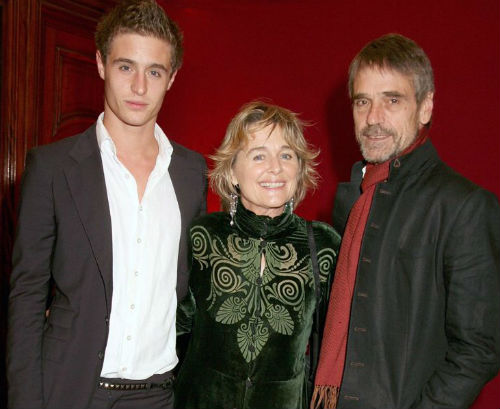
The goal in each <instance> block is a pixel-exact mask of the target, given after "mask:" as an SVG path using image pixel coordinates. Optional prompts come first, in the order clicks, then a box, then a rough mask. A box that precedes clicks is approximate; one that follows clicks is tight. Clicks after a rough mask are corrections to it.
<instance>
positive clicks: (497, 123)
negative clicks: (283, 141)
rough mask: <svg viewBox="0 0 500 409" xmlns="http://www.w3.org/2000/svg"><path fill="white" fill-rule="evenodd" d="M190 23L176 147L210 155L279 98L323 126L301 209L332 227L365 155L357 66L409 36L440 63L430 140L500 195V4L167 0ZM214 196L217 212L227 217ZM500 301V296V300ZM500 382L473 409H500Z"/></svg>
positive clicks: (172, 130) (170, 115) (169, 126)
mask: <svg viewBox="0 0 500 409" xmlns="http://www.w3.org/2000/svg"><path fill="white" fill-rule="evenodd" d="M160 2H162V3H163V5H165V9H166V10H167V12H168V13H169V14H170V16H171V17H173V18H174V19H175V20H176V21H177V22H178V23H179V25H180V26H181V28H182V30H183V31H184V36H185V48H186V51H185V62H184V66H183V68H182V69H181V71H180V72H179V74H178V76H177V79H176V83H175V84H174V86H173V88H172V90H171V91H170V92H169V94H168V95H167V98H166V101H165V106H164V109H163V110H162V113H161V118H160V120H159V122H160V124H161V125H162V126H163V127H164V129H165V130H166V132H167V135H169V136H170V137H171V138H172V139H174V140H177V141H179V142H181V143H183V144H185V145H186V146H188V147H191V148H193V149H196V150H198V151H200V152H202V153H204V154H210V153H212V152H213V150H214V148H215V147H216V146H218V145H219V143H220V141H221V140H222V137H223V135H224V132H225V128H226V126H227V124H228V122H229V120H230V119H231V118H232V116H233V115H234V114H235V113H236V112H237V110H238V109H239V108H240V106H241V105H243V104H244V103H246V102H248V101H250V100H252V99H255V98H268V99H270V100H272V101H273V102H275V103H277V104H279V105H283V106H285V107H287V108H289V109H291V110H293V111H295V112H299V113H301V117H302V118H303V119H305V120H307V121H310V122H311V123H312V126H311V127H309V129H308V130H307V131H306V135H307V137H308V139H309V141H310V142H312V143H313V144H314V145H316V146H317V147H319V148H320V149H321V152H322V154H321V157H320V158H321V164H320V166H319V172H320V174H321V176H322V183H321V185H320V188H319V189H318V191H316V193H315V194H314V195H309V196H308V198H307V199H306V200H305V201H304V202H303V204H302V205H301V206H300V207H299V209H298V213H299V214H300V215H302V216H305V217H307V218H314V219H320V220H324V221H329V220H330V212H331V207H332V202H333V197H334V193H335V188H336V185H337V183H338V182H339V181H345V180H347V179H348V178H349V174H350V168H351V165H352V163H353V162H354V161H356V160H358V159H359V158H360V154H359V152H358V149H357V146H356V143H355V142H354V138H353V135H352V119H351V111H350V106H349V100H348V98H347V92H346V79H347V74H346V73H347V68H348V65H349V63H350V61H351V59H352V58H353V57H354V55H355V54H356V53H357V52H358V51H359V49H360V48H361V47H362V46H363V45H364V44H365V43H366V42H368V41H370V40H371V39H373V38H376V37H378V36H380V35H382V34H385V33H388V32H399V33H401V34H403V35H406V36H408V37H410V38H412V39H414V40H415V41H417V43H419V44H420V45H421V46H422V47H423V48H424V49H425V50H426V52H427V54H428V56H429V58H430V59H431V62H432V64H433V67H434V73H435V82H436V96H435V103H434V107H435V108H434V117H433V126H432V130H431V138H432V140H433V142H434V144H435V145H436V147H437V150H438V151H439V153H440V155H441V157H442V158H443V159H444V160H445V161H446V162H447V163H448V164H449V165H451V166H452V167H453V168H455V169H456V170H457V171H459V172H460V173H462V174H463V175H465V176H466V177H468V178H469V179H471V180H473V181H474V182H476V183H477V184H479V185H481V186H483V187H485V188H487V189H489V190H491V191H493V192H495V193H496V194H497V196H500V183H499V178H500V160H499V159H500V132H499V131H500V98H499V97H500V36H499V34H500V30H499V29H500V5H499V4H500V2H499V1H498V0H481V1H477V2H473V1H464V0H421V1H416V2H402V1H395V0H385V1H383V0H372V1H361V0H350V1H340V0H339V1H335V0H303V1H299V0H273V1H271V0H268V1H265V0H253V1H248V0H238V1H232V0H204V1H203V0H195V1H193V0H191V1H187V0H176V1H173V0H172V1H169V0H164V1H161V0H160ZM218 207H219V205H218V200H217V198H216V197H215V196H214V195H213V194H210V196H209V210H210V211H215V210H218ZM499 296H500V295H499ZM499 402H500V378H499V377H498V376H497V378H495V380H494V381H493V382H491V383H490V384H489V385H488V386H487V387H486V388H485V390H483V393H482V394H481V396H480V397H479V399H478V401H477V402H476V404H475V406H474V408H476V409H478V408H481V409H490V408H491V409H498V407H499V405H500V403H499Z"/></svg>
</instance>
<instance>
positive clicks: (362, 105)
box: [354, 98, 368, 108]
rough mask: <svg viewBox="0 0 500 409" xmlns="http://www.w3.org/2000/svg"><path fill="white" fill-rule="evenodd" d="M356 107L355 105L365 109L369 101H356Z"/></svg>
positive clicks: (361, 99) (362, 99)
mask: <svg viewBox="0 0 500 409" xmlns="http://www.w3.org/2000/svg"><path fill="white" fill-rule="evenodd" d="M354 105H355V106H356V107H359V108H362V107H364V106H366V105H368V100H367V99H366V98H360V99H356V100H355V101H354Z"/></svg>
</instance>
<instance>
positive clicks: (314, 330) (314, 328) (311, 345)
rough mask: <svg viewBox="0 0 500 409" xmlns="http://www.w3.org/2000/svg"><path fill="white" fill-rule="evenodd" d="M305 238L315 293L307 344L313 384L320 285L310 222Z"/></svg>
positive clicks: (317, 352)
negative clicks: (314, 305)
mask: <svg viewBox="0 0 500 409" xmlns="http://www.w3.org/2000/svg"><path fill="white" fill-rule="evenodd" d="M307 237H308V239H309V251H310V253H311V264H312V269H313V275H314V287H315V288H314V289H315V292H316V308H315V309H314V317H313V326H312V334H311V338H310V342H309V358H310V363H311V364H310V373H309V380H310V382H314V375H315V373H316V367H317V366H318V359H319V343H320V340H319V304H320V301H321V285H320V282H319V265H318V253H317V251H316V241H315V240H314V232H313V227H312V222H311V221H307Z"/></svg>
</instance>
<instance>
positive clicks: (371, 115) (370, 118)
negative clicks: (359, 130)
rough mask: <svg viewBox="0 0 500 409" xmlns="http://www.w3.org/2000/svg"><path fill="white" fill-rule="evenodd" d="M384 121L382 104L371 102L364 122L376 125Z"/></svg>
mask: <svg viewBox="0 0 500 409" xmlns="http://www.w3.org/2000/svg"><path fill="white" fill-rule="evenodd" d="M383 121H384V113H383V107H382V104H380V103H378V102H372V104H371V105H370V110H369V111H368V115H367V117H366V122H367V123H368V125H376V124H380V123H382V122H383Z"/></svg>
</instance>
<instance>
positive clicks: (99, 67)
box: [95, 50, 104, 79]
mask: <svg viewBox="0 0 500 409" xmlns="http://www.w3.org/2000/svg"><path fill="white" fill-rule="evenodd" d="M95 61H96V63H97V72H98V73H99V76H100V77H101V78H102V79H104V61H103V60H102V56H101V52H100V51H99V50H98V51H96V52H95Z"/></svg>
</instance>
